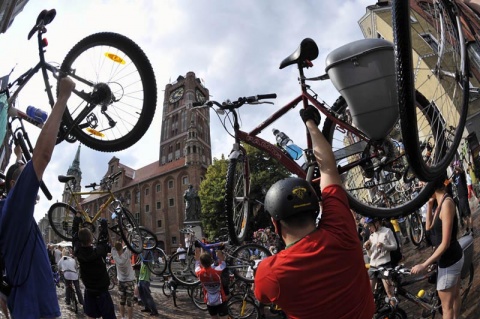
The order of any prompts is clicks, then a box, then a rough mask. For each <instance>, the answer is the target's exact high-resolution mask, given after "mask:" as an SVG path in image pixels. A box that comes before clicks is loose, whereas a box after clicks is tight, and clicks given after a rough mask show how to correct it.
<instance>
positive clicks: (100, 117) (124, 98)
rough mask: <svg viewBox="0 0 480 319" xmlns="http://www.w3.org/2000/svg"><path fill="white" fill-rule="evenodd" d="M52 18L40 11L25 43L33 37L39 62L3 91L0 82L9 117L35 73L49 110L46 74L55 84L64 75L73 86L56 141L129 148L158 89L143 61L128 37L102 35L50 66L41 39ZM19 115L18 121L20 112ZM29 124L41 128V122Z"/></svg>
mask: <svg viewBox="0 0 480 319" xmlns="http://www.w3.org/2000/svg"><path fill="white" fill-rule="evenodd" d="M55 15H56V11H55V9H52V10H43V11H42V12H41V13H40V14H39V15H38V18H37V21H36V23H35V26H34V27H33V28H32V30H31V31H30V32H29V34H28V39H30V38H31V37H32V36H33V35H34V34H36V35H37V41H38V53H39V58H40V61H39V62H38V63H37V64H36V65H35V66H34V67H32V68H30V69H29V70H28V71H26V72H25V73H23V74H22V75H20V76H19V77H18V78H17V79H15V80H13V81H12V82H10V83H8V85H6V87H5V85H4V84H3V83H2V90H1V91H0V93H6V94H7V96H8V100H7V105H8V112H9V114H10V115H11V116H17V115H18V110H17V109H16V108H15V101H16V98H17V96H18V94H19V93H20V92H21V90H22V89H23V88H24V87H25V86H26V85H27V83H28V82H29V81H30V79H31V78H32V77H33V76H34V75H35V74H36V73H37V72H38V71H41V73H42V76H43V80H44V83H45V91H46V92H47V96H48V101H49V104H50V106H53V105H54V95H53V93H52V89H51V88H52V86H51V84H50V80H49V75H48V74H49V72H50V73H51V74H52V75H53V77H54V78H55V79H59V78H60V77H63V76H69V77H70V78H72V80H73V81H74V82H75V83H76V87H75V90H74V91H73V93H74V94H72V96H71V98H70V99H69V101H68V105H67V108H66V110H65V113H64V116H63V119H62V124H61V126H60V131H59V134H58V142H60V141H62V140H66V141H68V142H72V143H73V142H75V141H76V140H78V141H80V142H81V143H83V144H85V145H87V146H88V147H90V148H92V149H95V150H99V151H103V152H114V151H119V150H123V149H125V148H128V147H130V146H131V145H133V144H135V143H136V142H137V141H138V140H139V139H140V138H141V137H142V136H143V135H144V134H145V132H146V131H147V129H148V127H149V126H150V124H151V122H152V119H153V115H154V113H155V108H156V100H157V89H156V82H155V75H154V73H153V69H152V66H151V64H150V62H149V60H148V58H147V57H146V55H145V53H144V52H143V51H142V49H141V48H140V47H139V46H138V45H137V44H135V43H134V42H133V41H132V40H130V39H128V38H127V37H125V36H123V35H120V34H117V33H111V32H103V33H96V34H92V35H90V36H88V37H86V38H84V39H83V40H81V41H80V42H78V43H77V44H76V45H75V46H74V47H73V48H72V49H71V50H70V52H68V54H67V55H66V57H65V59H64V60H63V63H62V64H61V65H60V67H57V66H55V65H53V64H50V63H48V62H46V60H45V51H46V47H47V45H48V40H47V39H46V38H45V37H44V34H45V33H46V32H47V29H46V26H47V25H48V24H49V23H50V22H52V21H53V19H54V18H55ZM12 72H13V70H12ZM10 75H11V73H10V74H9V75H7V76H5V77H3V78H2V82H8V78H9V76H10ZM20 113H22V114H21V116H22V117H23V115H24V113H23V112H20ZM33 124H35V125H36V126H38V127H42V126H43V123H42V122H41V121H37V122H36V123H33ZM1 129H2V130H4V129H5V128H1Z"/></svg>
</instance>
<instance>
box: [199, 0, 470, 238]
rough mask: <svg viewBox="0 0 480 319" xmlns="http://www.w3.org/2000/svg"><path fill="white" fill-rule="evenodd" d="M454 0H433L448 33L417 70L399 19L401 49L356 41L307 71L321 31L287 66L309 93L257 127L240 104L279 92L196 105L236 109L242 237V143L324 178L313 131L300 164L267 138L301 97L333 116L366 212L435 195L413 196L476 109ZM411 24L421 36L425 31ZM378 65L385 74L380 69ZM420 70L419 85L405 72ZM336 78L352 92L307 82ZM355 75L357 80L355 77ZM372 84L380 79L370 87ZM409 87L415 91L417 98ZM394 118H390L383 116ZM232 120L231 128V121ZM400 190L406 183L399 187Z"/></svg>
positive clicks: (232, 168)
mask: <svg viewBox="0 0 480 319" xmlns="http://www.w3.org/2000/svg"><path fill="white" fill-rule="evenodd" d="M427 2H428V1H427ZM394 3H396V5H399V6H401V7H403V6H405V4H406V6H407V9H404V8H402V9H400V10H399V9H396V10H394V20H397V19H398V20H400V21H401V20H406V21H409V15H408V12H409V11H408V2H407V1H394ZM399 3H400V4H399ZM447 3H450V1H448V0H445V1H444V0H441V1H432V5H431V14H432V15H433V16H434V17H436V20H435V21H430V22H431V23H433V26H434V27H433V28H432V29H431V30H430V31H431V32H434V33H435V35H436V36H437V38H438V39H439V40H438V41H440V44H439V49H438V50H434V49H433V48H430V47H428V46H427V47H423V46H422V50H423V52H424V53H423V54H426V56H428V57H429V59H428V61H426V60H422V61H419V62H418V63H417V64H416V67H415V69H413V67H412V63H409V64H408V67H407V66H405V63H404V59H406V58H407V57H406V56H405V55H402V54H400V53H398V52H397V51H399V50H400V48H399V47H401V48H402V49H403V50H405V51H408V52H410V51H412V46H411V44H410V43H409V42H408V43H407V42H402V40H401V39H402V38H404V37H408V36H409V34H410V29H409V27H406V26H404V25H399V24H398V23H397V24H394V27H393V29H394V33H395V34H396V39H397V40H396V41H397V42H399V41H400V42H399V43H397V45H396V46H395V47H394V46H393V45H392V44H391V43H390V42H388V41H386V40H382V39H365V40H360V41H356V42H353V43H351V44H348V45H346V46H344V47H341V48H339V49H337V50H335V51H334V52H332V53H330V55H329V56H328V57H327V68H326V69H327V72H328V74H325V75H322V76H318V77H313V78H307V77H306V76H305V74H304V70H305V69H307V68H309V67H312V66H313V64H312V61H313V60H314V59H316V58H317V57H318V47H317V45H316V43H315V42H314V41H313V40H312V39H309V38H307V39H304V40H303V41H302V42H301V44H300V46H299V48H298V49H297V50H296V51H295V52H293V53H292V54H291V55H290V56H289V57H287V58H286V59H284V61H283V62H282V63H281V64H280V68H281V69H283V68H285V67H287V66H290V65H297V68H298V71H299V84H300V88H301V94H300V95H299V96H297V97H296V98H294V99H293V100H292V101H291V102H290V103H288V104H287V105H285V106H282V107H281V108H279V109H278V110H277V111H276V112H274V113H273V114H272V115H271V116H270V117H268V118H267V119H265V120H263V121H261V122H260V124H259V125H258V126H256V127H255V128H254V129H252V130H251V131H250V132H246V131H242V130H241V129H240V125H239V121H238V114H237V112H238V111H237V109H238V108H240V107H241V106H243V105H245V104H260V103H265V102H263V101H262V100H263V99H267V98H274V96H275V95H273V94H271V95H257V96H251V97H241V98H239V99H238V100H236V101H235V100H234V101H229V100H227V101H226V102H224V103H219V102H216V101H207V102H205V103H204V104H203V105H202V106H199V105H198V103H194V104H193V105H194V106H195V107H204V106H208V107H213V106H217V107H218V109H219V111H220V112H222V113H223V112H227V117H228V118H229V119H230V121H231V123H232V126H233V132H232V133H230V135H231V136H233V137H234V138H235V143H234V146H233V149H232V151H231V153H230V156H229V159H230V163H229V168H228V174H227V183H226V194H225V209H226V215H227V218H228V226H229V232H230V236H231V239H232V240H233V241H234V242H235V243H237V244H238V243H240V242H242V241H243V240H244V239H245V235H246V233H247V226H248V219H249V216H250V212H251V205H252V204H253V203H252V202H251V201H250V199H249V195H250V194H249V192H250V174H251V172H250V167H249V161H248V154H247V153H246V151H245V149H244V148H243V147H242V145H241V143H247V144H250V145H252V146H253V147H255V148H257V149H260V150H262V151H263V152H265V154H266V155H268V156H270V157H272V158H274V159H276V160H278V162H280V163H281V164H282V165H283V166H285V168H286V169H287V170H289V171H290V172H291V173H292V174H294V175H297V176H298V177H301V178H306V179H307V180H313V181H318V177H319V175H318V170H317V169H316V168H315V159H314V158H313V156H312V151H311V146H312V143H311V139H310V136H309V135H308V134H306V142H305V145H306V150H305V154H306V156H305V158H306V160H305V161H306V162H305V164H304V165H299V164H297V163H296V162H295V161H294V160H293V159H292V158H290V157H289V155H288V154H286V153H285V152H284V151H283V150H282V149H280V148H278V147H276V146H275V145H273V144H272V143H270V142H268V141H266V140H264V139H263V138H260V137H259V136H258V134H259V133H261V132H262V131H263V130H264V129H265V128H267V127H268V126H269V125H271V124H272V123H274V122H275V121H276V120H277V119H279V118H280V117H282V116H284V115H285V114H286V113H287V112H288V111H289V110H291V109H292V108H294V107H296V106H297V105H298V104H301V105H302V107H304V108H305V107H307V106H308V105H309V104H311V105H313V106H314V107H316V108H317V109H318V110H319V111H320V112H321V113H323V114H324V115H325V117H326V118H325V122H324V126H323V129H322V132H323V135H324V136H325V137H326V138H327V140H328V141H329V142H330V144H331V145H332V148H333V151H334V154H335V157H336V160H337V165H338V170H339V172H340V173H341V175H342V179H343V181H344V186H345V189H346V191H347V196H348V198H349V203H350V206H351V207H352V209H354V210H355V211H357V212H361V213H362V215H366V216H371V217H382V218H391V217H398V216H402V215H408V214H409V213H411V212H413V211H415V210H417V209H418V208H420V207H421V205H422V204H423V203H425V202H426V200H427V199H428V198H429V196H430V195H431V194H432V192H433V184H432V183H427V184H426V185H425V186H424V187H423V188H422V189H421V190H419V192H418V195H417V196H416V197H412V196H411V193H413V188H412V187H410V185H411V184H412V183H415V184H416V183H418V182H419V179H423V180H428V181H432V180H434V179H435V178H437V177H439V176H440V174H442V173H443V172H444V171H445V169H446V167H447V166H448V165H449V164H450V160H451V158H452V157H453V155H454V153H455V152H456V149H457V146H458V143H459V142H460V140H461V135H462V134H463V129H464V126H465V116H466V112H467V108H468V103H467V102H468V93H469V86H468V76H467V70H466V69H465V63H466V58H467V55H466V52H465V45H464V43H463V41H461V40H460V39H463V35H462V30H461V28H460V29H458V28H457V27H458V23H457V22H458V19H457V16H458V13H456V12H454V11H453V10H452V7H451V6H450V5H447ZM404 10H407V11H404ZM401 22H403V21H401ZM434 22H435V23H434ZM412 30H413V31H412V33H414V34H416V35H418V36H420V33H418V34H417V33H416V32H417V30H416V29H412ZM418 32H421V30H420V31H418ZM402 33H403V34H402ZM399 37H400V40H398V38H399ZM393 53H395V54H396V56H395V58H394V55H393ZM410 55H411V52H410ZM378 61H381V62H378ZM394 61H396V62H397V65H398V66H397V69H400V68H402V71H401V72H400V71H398V70H397V72H396V74H397V78H398V84H397V86H398V87H399V89H398V98H397V99H395V94H394V92H395V91H396V88H395V81H394V80H395V65H394ZM377 62H378V64H375V63H377ZM427 62H428V63H427ZM372 64H373V66H371V65H372ZM365 70H369V72H371V74H368V72H367V73H365ZM378 70H382V72H381V73H379V74H376V73H375V71H378ZM413 72H415V75H416V76H415V79H416V80H417V82H415V83H414V82H409V81H407V80H406V78H409V77H410V75H412V73H413ZM411 77H412V78H413V75H412V76H411ZM328 78H330V79H331V80H332V82H333V83H334V85H335V86H336V87H337V89H338V90H339V91H340V92H341V93H342V95H343V96H342V97H340V98H339V99H338V100H337V101H336V102H335V103H334V104H333V105H332V106H331V107H329V106H328V105H327V104H326V103H325V102H323V101H321V100H320V99H318V95H317V94H316V93H315V92H314V91H313V90H312V89H311V87H310V86H309V85H308V84H307V81H314V80H326V79H328ZM350 79H354V80H355V81H358V82H350V83H349V80H350ZM420 79H423V82H421V81H419V80H420ZM369 83H374V84H373V86H369V85H368V84H369ZM414 84H415V86H414ZM421 84H423V85H421ZM427 84H428V85H427ZM350 88H352V90H350ZM379 92H382V94H378V93H379ZM407 94H408V95H409V96H410V95H411V96H410V98H409V99H407V98H406V95H407ZM397 100H398V102H397ZM347 102H348V103H347ZM370 104H372V105H370ZM379 104H380V107H379ZM372 106H373V108H372ZM365 110H367V111H365ZM392 114H393V115H392ZM397 115H398V116H397ZM230 116H231V118H230ZM387 117H388V119H387ZM385 121H388V122H389V123H387V124H385V123H383V122H385ZM223 124H224V127H225V122H223ZM225 129H227V128H226V127H225ZM227 131H228V130H227ZM400 141H402V142H400ZM424 141H428V142H429V143H430V146H431V147H425V145H423V144H422V142H424ZM420 164H421V165H420ZM427 164H428V165H427ZM412 171H413V172H414V173H415V174H416V176H418V178H416V177H415V175H413V174H412ZM404 184H407V185H404ZM396 189H405V190H407V191H405V192H402V193H401V194H398V192H396ZM385 197H387V199H388V201H389V202H390V203H392V205H390V207H385Z"/></svg>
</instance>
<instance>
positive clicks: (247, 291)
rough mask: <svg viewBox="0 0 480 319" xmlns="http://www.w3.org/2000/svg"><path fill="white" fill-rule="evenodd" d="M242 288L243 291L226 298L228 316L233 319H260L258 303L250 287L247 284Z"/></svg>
mask: <svg viewBox="0 0 480 319" xmlns="http://www.w3.org/2000/svg"><path fill="white" fill-rule="evenodd" d="M243 288H244V289H243V291H241V292H237V293H235V294H233V295H232V296H230V298H228V301H227V307H228V315H229V316H230V317H232V318H234V319H243V318H251V319H257V318H260V307H259V302H258V301H257V299H255V295H254V294H253V290H252V285H251V284H247V285H244V286H243Z"/></svg>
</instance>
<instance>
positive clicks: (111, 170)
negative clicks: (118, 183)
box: [110, 165, 113, 173]
mask: <svg viewBox="0 0 480 319" xmlns="http://www.w3.org/2000/svg"><path fill="white" fill-rule="evenodd" d="M110 173H113V165H110Z"/></svg>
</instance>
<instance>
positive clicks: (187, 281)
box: [168, 228, 272, 286]
mask: <svg viewBox="0 0 480 319" xmlns="http://www.w3.org/2000/svg"><path fill="white" fill-rule="evenodd" d="M180 232H181V233H183V234H185V236H187V237H189V239H190V243H192V244H191V245H190V246H189V247H188V248H187V251H186V252H175V253H174V254H173V255H172V256H170V261H169V263H168V269H169V272H170V274H171V276H172V277H173V278H174V279H175V280H176V281H177V282H179V283H181V284H182V285H185V286H194V285H196V284H198V283H199V282H200V281H199V279H198V278H197V275H196V274H195V259H194V255H195V247H196V246H198V247H201V248H202V249H203V250H204V251H206V252H208V253H210V254H211V255H212V257H213V260H214V262H217V260H218V257H217V254H216V251H217V250H219V249H220V250H222V251H223V253H224V255H225V262H226V264H227V268H228V269H229V271H231V272H233V274H234V276H235V277H236V278H238V279H240V280H242V281H245V282H250V283H251V282H253V274H254V270H255V269H256V267H257V265H258V263H259V262H260V261H262V260H263V259H264V258H266V257H268V256H271V255H272V254H271V252H270V251H269V250H268V249H267V248H265V247H263V246H260V245H257V244H245V245H241V246H232V245H230V244H229V243H228V242H218V243H212V244H204V243H202V242H201V241H199V240H198V239H196V238H195V232H194V230H193V229H191V228H184V229H181V230H180ZM181 254H186V255H187V258H186V260H185V264H182V263H180V262H179V261H178V256H179V255H181Z"/></svg>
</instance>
